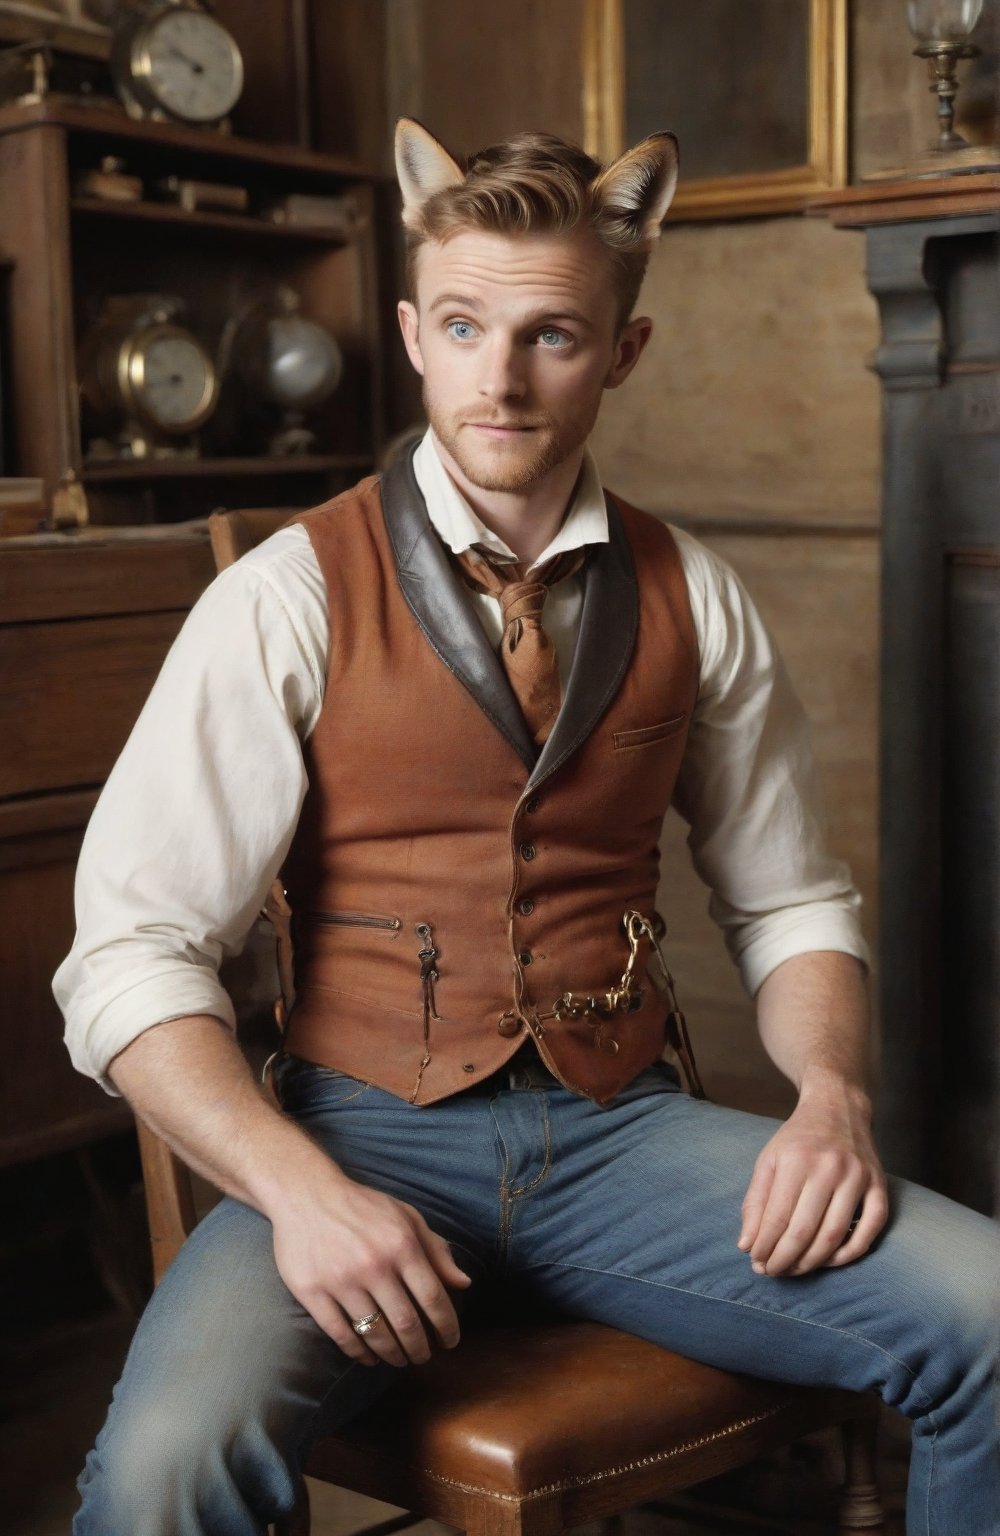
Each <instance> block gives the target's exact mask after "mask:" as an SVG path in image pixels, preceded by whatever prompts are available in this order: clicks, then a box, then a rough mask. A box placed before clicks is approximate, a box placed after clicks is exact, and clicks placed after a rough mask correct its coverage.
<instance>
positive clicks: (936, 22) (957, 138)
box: [906, 0, 983, 155]
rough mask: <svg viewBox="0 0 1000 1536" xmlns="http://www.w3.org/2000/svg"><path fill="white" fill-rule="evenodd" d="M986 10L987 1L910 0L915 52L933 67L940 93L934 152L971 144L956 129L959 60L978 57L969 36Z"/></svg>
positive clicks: (933, 86)
mask: <svg viewBox="0 0 1000 1536" xmlns="http://www.w3.org/2000/svg"><path fill="white" fill-rule="evenodd" d="M982 11H983V0H907V6H906V19H907V21H908V22H909V26H910V31H911V32H912V33H913V35H914V37H915V38H916V39H917V42H918V43H919V45H920V46H919V47H918V48H915V49H914V50H913V51H914V53H915V54H916V55H917V56H918V58H921V59H927V60H928V62H929V63H930V64H931V66H932V68H933V75H932V78H931V86H930V88H931V90H932V91H933V92H934V93H935V94H936V96H937V110H938V137H937V142H936V143H935V144H932V145H931V146H930V147H929V151H928V152H929V153H930V154H933V155H951V154H954V152H955V151H956V150H968V149H969V148H970V145H969V143H968V141H967V140H966V139H964V138H963V137H962V135H961V134H960V133H956V132H955V97H956V95H957V94H958V61H959V59H971V58H975V56H976V54H978V53H979V51H980V50H979V49H978V48H977V47H976V46H975V45H974V44H973V43H970V42H969V38H970V36H971V34H972V31H973V29H974V28H975V25H976V23H977V22H978V20H979V18H980V16H981V15H982Z"/></svg>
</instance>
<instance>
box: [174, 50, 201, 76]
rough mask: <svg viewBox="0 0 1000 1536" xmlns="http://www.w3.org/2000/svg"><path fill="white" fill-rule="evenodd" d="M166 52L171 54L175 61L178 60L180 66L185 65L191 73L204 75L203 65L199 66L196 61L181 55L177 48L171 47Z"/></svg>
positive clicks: (183, 54)
mask: <svg viewBox="0 0 1000 1536" xmlns="http://www.w3.org/2000/svg"><path fill="white" fill-rule="evenodd" d="M167 52H168V53H172V54H173V56H174V58H175V59H180V61H181V63H182V64H186V65H187V67H188V69H190V70H191V71H192V73H194V74H196V75H203V74H204V73H205V66H204V64H199V63H198V62H197V60H195V59H190V58H188V56H187V54H186V53H181V50H180V49H179V48H173V47H171V48H169V49H168V50H167Z"/></svg>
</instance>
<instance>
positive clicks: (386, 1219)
mask: <svg viewBox="0 0 1000 1536" xmlns="http://www.w3.org/2000/svg"><path fill="white" fill-rule="evenodd" d="M267 1214H268V1216H269V1217H270V1220H271V1225H272V1227H273V1229H274V1256H275V1261H276V1263H277V1266H278V1273H279V1274H280V1275H281V1278H282V1280H284V1282H285V1284H286V1285H287V1287H288V1289H289V1290H290V1291H291V1293H292V1295H293V1296H294V1297H295V1299H296V1300H297V1301H298V1302H300V1303H301V1304H302V1306H304V1307H305V1309H306V1311H307V1312H308V1313H309V1314H310V1316H312V1317H313V1318H315V1320H316V1322H317V1323H318V1324H319V1326H320V1327H321V1328H322V1329H323V1331H324V1333H328V1334H329V1335H330V1337H331V1339H333V1341H334V1343H335V1344H337V1345H338V1346H339V1348H340V1349H342V1350H343V1352H344V1354H345V1355H349V1356H350V1357H351V1359H352V1360H357V1361H359V1362H360V1363H361V1364H363V1365H375V1364H376V1363H377V1361H379V1360H384V1361H386V1362H387V1363H388V1364H389V1365H399V1366H402V1365H421V1364H423V1363H424V1362H425V1361H427V1360H429V1359H430V1356H431V1348H432V1344H434V1343H437V1344H440V1345H442V1346H443V1347H444V1348H445V1349H451V1348H452V1347H453V1346H454V1345H455V1344H457V1343H458V1338H459V1327H458V1316H457V1314H456V1312H455V1307H454V1305H453V1303H452V1300H451V1297H450V1296H449V1295H448V1290H447V1289H446V1288H447V1287H450V1288H452V1289H454V1290H457V1289H464V1288H465V1287H466V1286H468V1285H470V1284H471V1280H470V1278H469V1276H468V1275H467V1274H465V1273H464V1271H463V1270H461V1269H459V1267H458V1265H457V1264H456V1263H455V1261H454V1259H453V1258H452V1256H451V1250H450V1248H449V1247H448V1244H447V1243H446V1242H445V1240H444V1238H442V1237H438V1236H437V1234H436V1233H434V1232H432V1231H431V1229H430V1227H429V1226H428V1225H427V1223H426V1221H425V1220H424V1218H423V1217H422V1216H421V1214H420V1212H419V1211H416V1210H414V1208H413V1207H412V1206H411V1205H406V1204H404V1202H403V1201H401V1200H395V1199H393V1198H392V1196H391V1195H385V1194H382V1193H381V1191H379V1190H375V1189H369V1188H367V1187H366V1186H365V1185H363V1184H357V1183H355V1181H354V1180H353V1179H349V1178H348V1177H347V1175H346V1174H344V1173H342V1172H341V1171H340V1169H339V1168H337V1167H336V1165H335V1164H332V1165H330V1166H329V1176H328V1177H327V1178H325V1179H324V1180H323V1184H322V1188H320V1189H317V1187H316V1180H312V1181H310V1184H309V1185H308V1186H306V1187H303V1188H302V1189H300V1190H299V1191H297V1192H296V1195H295V1196H294V1197H293V1198H292V1199H291V1200H290V1201H285V1202H283V1203H282V1206H281V1208H280V1209H275V1210H269V1211H268V1212H267ZM376 1312H377V1313H380V1314H381V1320H380V1321H379V1323H378V1324H377V1325H376V1327H375V1328H373V1329H372V1331H371V1332H370V1333H367V1334H365V1335H364V1336H363V1337H362V1336H361V1335H359V1334H357V1333H355V1332H354V1329H353V1327H352V1326H351V1325H352V1322H356V1321H357V1320H358V1319H359V1318H362V1317H368V1316H370V1315H371V1314H372V1313H376Z"/></svg>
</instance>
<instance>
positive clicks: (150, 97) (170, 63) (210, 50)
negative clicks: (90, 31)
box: [111, 0, 243, 126]
mask: <svg viewBox="0 0 1000 1536" xmlns="http://www.w3.org/2000/svg"><path fill="white" fill-rule="evenodd" d="M111 70H112V74H113V76H114V81H115V89H116V90H117V92H118V95H119V97H120V98H121V100H122V102H123V103H124V105H125V109H126V111H127V112H128V113H129V115H130V116H131V117H139V118H141V117H152V118H159V119H161V120H163V119H169V120H173V121H175V122H180V123H192V124H198V125H203V126H204V125H207V124H215V123H220V122H221V121H222V120H223V119H224V118H225V117H226V116H227V115H228V114H229V113H230V112H231V111H232V109H233V107H234V106H235V105H236V103H237V101H239V98H240V92H241V91H242V89H243V58H242V55H241V54H240V50H239V48H238V46H237V44H236V41H235V39H234V38H233V37H232V35H231V34H230V33H229V32H227V30H226V28H225V27H224V26H223V25H222V23H221V22H219V21H216V19H215V17H214V16H211V15H209V13H208V12H207V11H206V10H204V9H203V8H202V7H201V6H200V5H198V4H196V3H194V0H147V3H145V4H143V5H140V6H139V8H138V9H137V10H135V11H128V12H126V13H125V15H124V17H123V19H122V21H121V22H120V23H119V25H118V27H117V28H116V31H115V36H114V42H113V45H112V52H111Z"/></svg>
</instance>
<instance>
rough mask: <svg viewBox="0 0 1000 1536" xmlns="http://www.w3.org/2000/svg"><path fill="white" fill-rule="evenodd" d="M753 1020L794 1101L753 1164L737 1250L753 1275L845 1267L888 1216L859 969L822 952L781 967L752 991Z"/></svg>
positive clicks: (843, 957) (846, 958) (842, 956)
mask: <svg viewBox="0 0 1000 1536" xmlns="http://www.w3.org/2000/svg"><path fill="white" fill-rule="evenodd" d="M757 1016H758V1020H759V1024H760V1032H761V1038H762V1039H763V1041H764V1045H765V1047H766V1049H767V1051H768V1054H769V1055H770V1056H771V1058H772V1060H773V1061H774V1062H775V1064H776V1065H777V1066H778V1067H779V1068H780V1069H781V1071H782V1072H784V1073H785V1075H786V1077H788V1078H790V1079H791V1081H792V1082H793V1083H794V1084H795V1086H796V1088H797V1089H798V1091H799V1101H798V1105H797V1106H796V1108H795V1110H794V1112H793V1113H792V1115H791V1116H790V1117H789V1119H788V1120H787V1122H786V1123H785V1124H784V1125H783V1126H782V1127H781V1128H780V1130H778V1131H777V1132H776V1133H775V1135H774V1136H772V1138H771V1140H770V1141H769V1142H768V1143H767V1145H766V1146H765V1147H764V1149H763V1151H762V1152H761V1154H760V1156H759V1157H758V1159H757V1162H756V1164H755V1165H754V1171H753V1175H752V1177H751V1180H750V1185H749V1188H748V1190H747V1194H746V1198H745V1199H744V1202H743V1222H742V1227H741V1231H740V1237H739V1246H740V1247H741V1248H743V1249H744V1250H745V1251H746V1252H748V1253H749V1254H750V1258H751V1260H752V1263H753V1267H754V1269H755V1270H756V1271H757V1273H758V1274H769V1275H797V1274H806V1273H808V1272H809V1271H810V1270H813V1269H816V1268H818V1267H820V1266H821V1265H825V1264H830V1265H838V1264H849V1263H851V1262H852V1260H854V1259H857V1258H859V1257H860V1256H861V1255H862V1254H863V1253H865V1252H866V1251H867V1249H868V1248H869V1247H870V1246H871V1244H872V1242H873V1241H874V1239H875V1238H876V1236H877V1235H878V1233H879V1231H880V1230H881V1228H882V1227H883V1225H884V1224H885V1220H886V1216H887V1214H888V1201H887V1196H886V1184H885V1175H884V1173H883V1172H882V1168H881V1165H880V1163H879V1160H878V1155H877V1153H876V1151H875V1148H874V1146H873V1144H872V1139H871V1100H870V1098H869V1096H868V1091H867V1087H866V1066H867V1058H868V1007H867V999H866V995H865V986H864V978H863V973H862V969H861V966H860V964H859V962H858V961H857V960H855V959H854V958H853V957H852V956H850V955H846V954H841V953H839V952H832V951H825V950H824V951H816V952H813V953H810V954H804V955H797V956H794V957H793V958H792V959H790V960H786V961H785V963H784V964H783V965H780V966H778V967H777V968H776V969H775V970H774V971H772V973H771V975H770V976H768V978H767V980H766V981H765V982H764V985H763V986H762V987H761V989H760V991H759V992H758V994H757Z"/></svg>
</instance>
